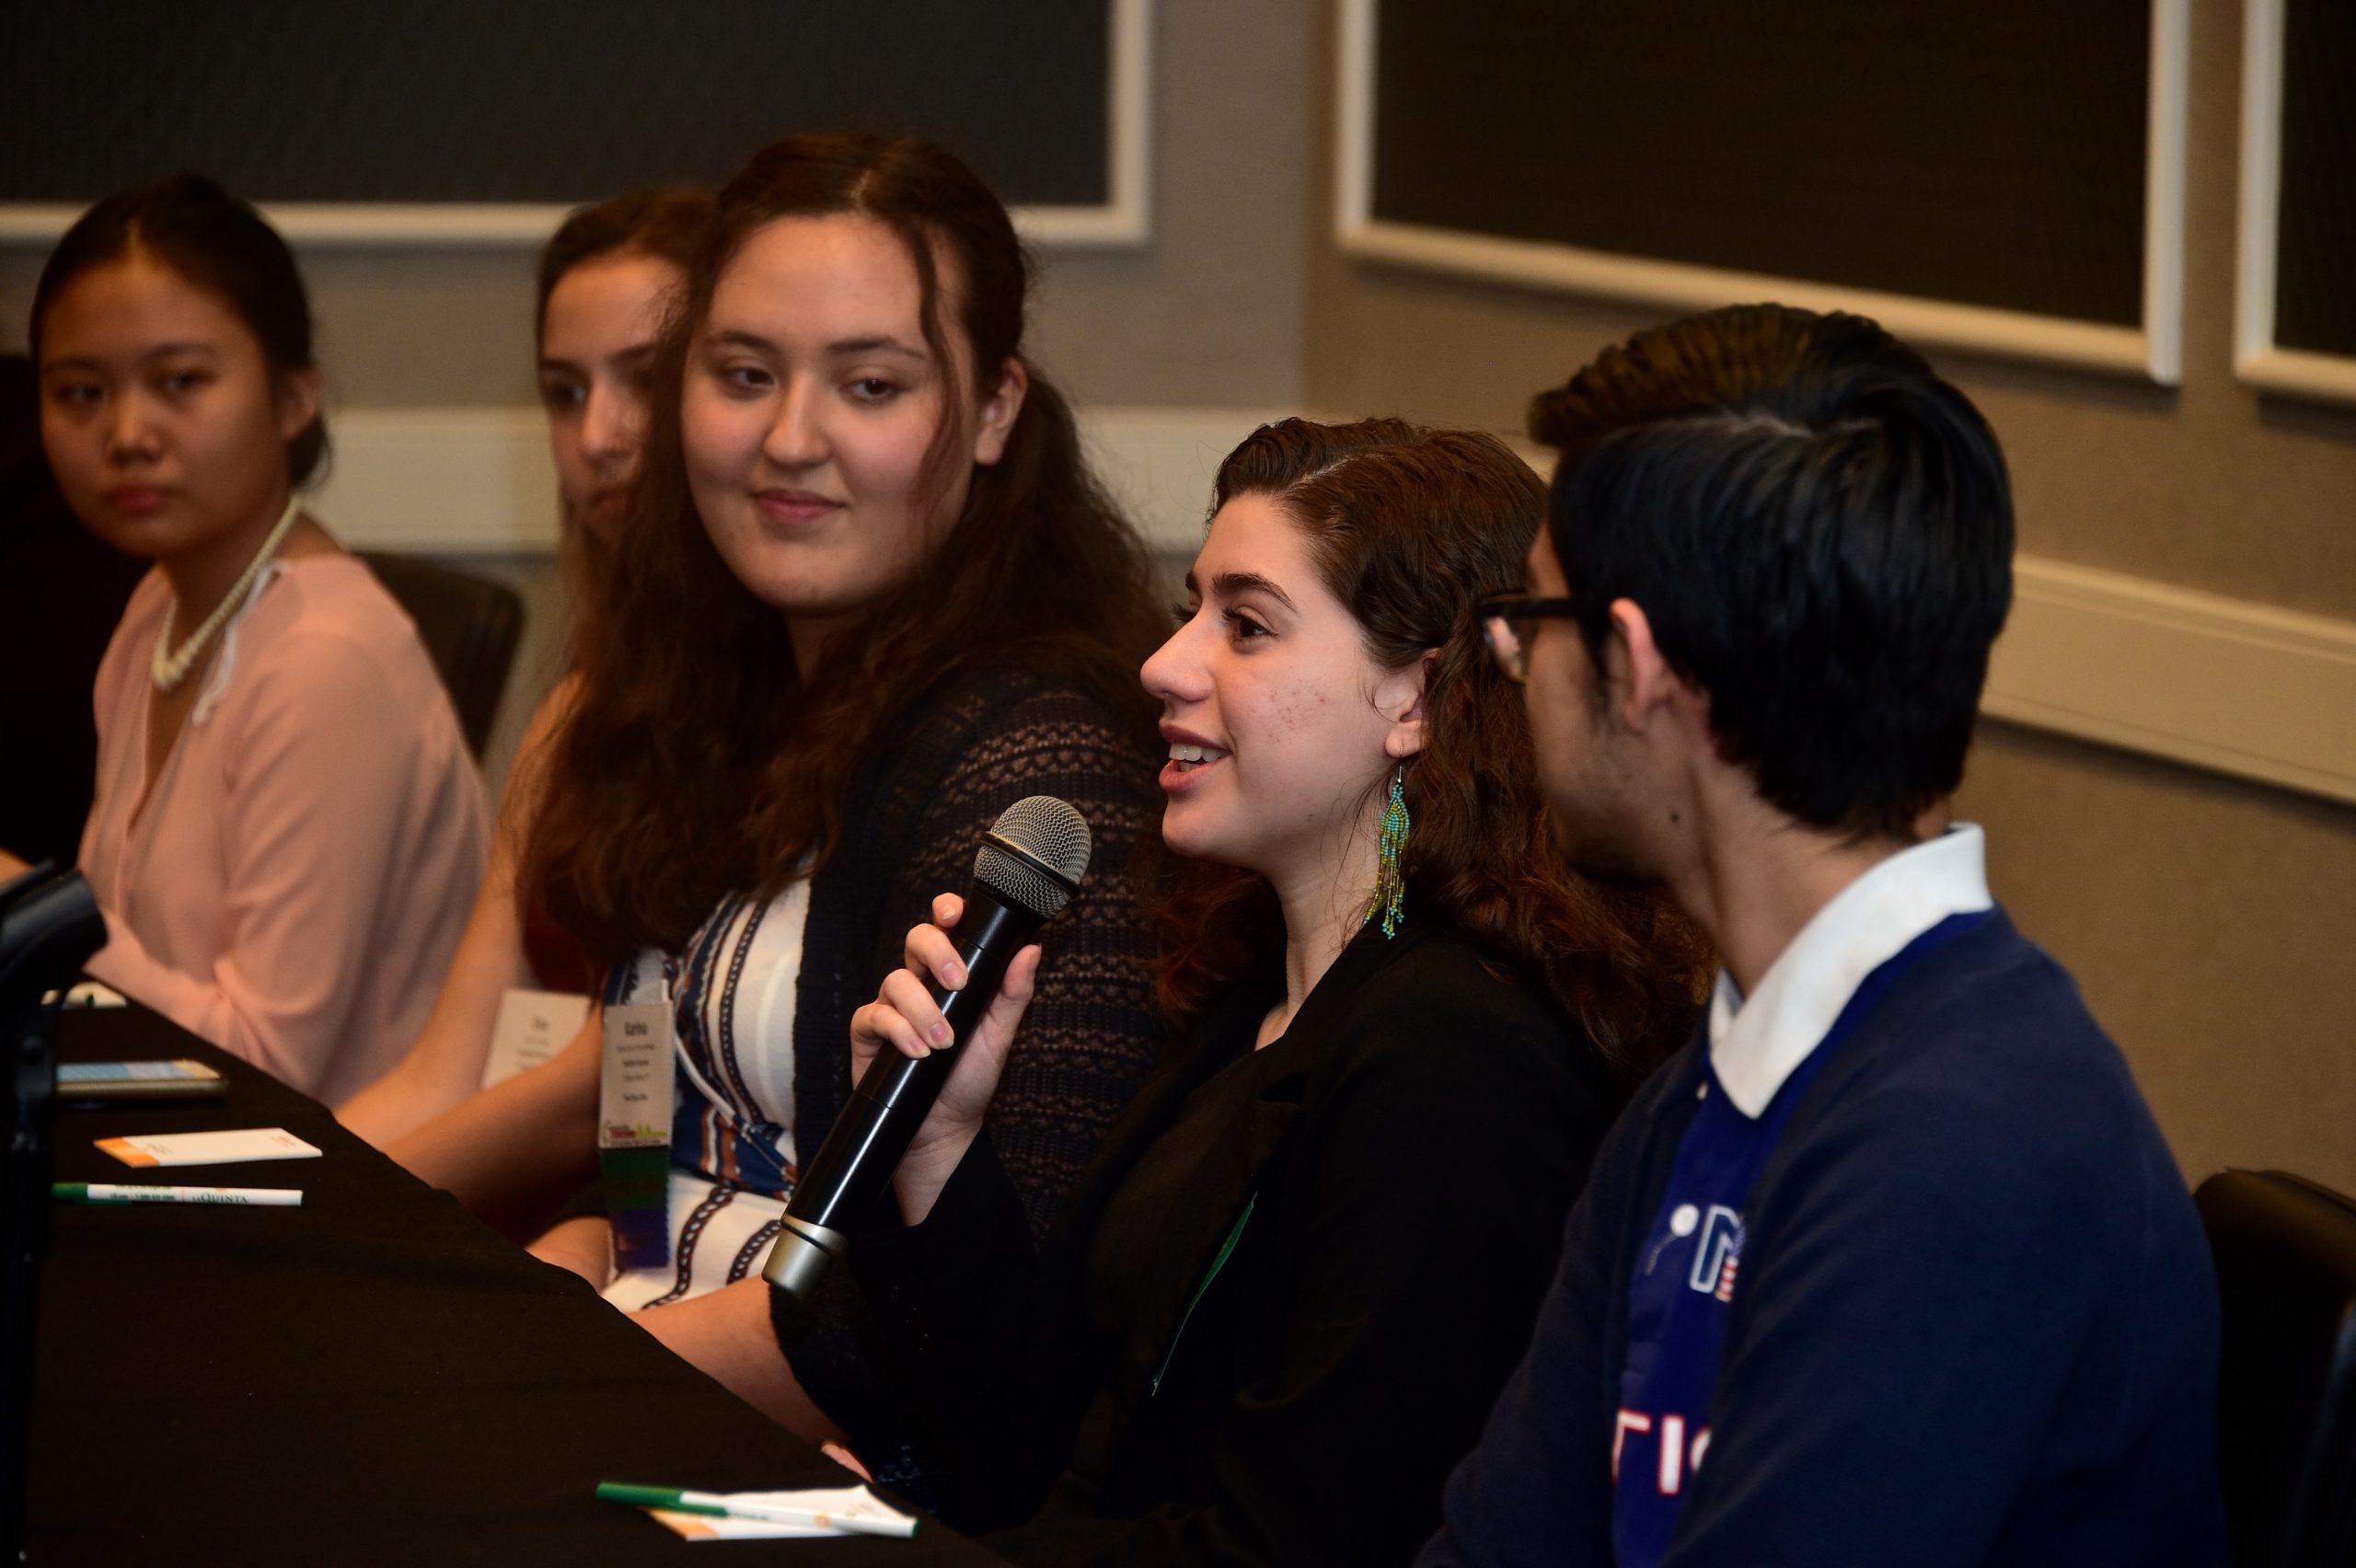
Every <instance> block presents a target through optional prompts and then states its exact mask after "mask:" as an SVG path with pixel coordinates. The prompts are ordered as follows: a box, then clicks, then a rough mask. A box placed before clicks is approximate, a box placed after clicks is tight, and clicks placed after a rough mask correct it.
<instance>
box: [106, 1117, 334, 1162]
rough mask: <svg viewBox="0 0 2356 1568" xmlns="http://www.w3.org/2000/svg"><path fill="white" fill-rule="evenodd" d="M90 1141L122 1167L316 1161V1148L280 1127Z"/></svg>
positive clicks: (244, 1128)
mask: <svg viewBox="0 0 2356 1568" xmlns="http://www.w3.org/2000/svg"><path fill="white" fill-rule="evenodd" d="M92 1141H93V1142H95V1143H96V1144H97V1145H98V1147H99V1149H100V1150H101V1151H103V1152H105V1153H107V1154H110V1155H112V1156H114V1157H115V1158H116V1159H120V1160H121V1161H122V1162H123V1163H124V1164H125V1165H138V1166H148V1165H244V1164H246V1163H248V1161H251V1160H257V1159H318V1158H319V1151H318V1149H317V1148H315V1147H312V1146H311V1145H309V1144H306V1143H305V1142H304V1141H303V1140H302V1139H301V1138H298V1137H296V1136H295V1135H294V1134H293V1133H290V1132H288V1131H287V1130H286V1129H285V1128H283V1127H241V1128H238V1129H237V1130H236V1131H234V1132H225V1133H157V1134H155V1135H153V1136H147V1137H125V1138H97V1139H94V1140H92Z"/></svg>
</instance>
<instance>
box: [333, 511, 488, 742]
mask: <svg viewBox="0 0 2356 1568" xmlns="http://www.w3.org/2000/svg"><path fill="white" fill-rule="evenodd" d="M360 559H362V560H364V561H366V562H367V563H368V569H369V570H370V571H374V572H375V574H376V581H377V582H382V583H383V584H384V585H385V591H386V592H387V593H388V594H392V596H393V597H394V598H395V599H396V600H398V602H399V604H400V606H401V608H402V609H404V610H407V611H408V612H409V618H410V619H411V620H413V621H415V622H416V623H417V635H418V637H419V638H420V639H421V640H422V641H423V642H424V643H425V651H426V652H427V653H428V654H430V655H432V657H433V667H434V668H435V669H436V670H438V671H440V672H441V674H442V684H443V685H444V686H447V687H448V688H449V691H450V701H451V704H452V705H453V706H454V707H456V709H457V710H458V725H459V728H461V729H463V730H464V731H465V732H466V734H467V745H468V748H469V749H471V750H472V751H473V752H474V754H475V755H476V756H477V757H478V758H479V757H480V756H481V755H482V748H483V743H484V742H486V741H488V740H489V739H490V738H491V722H492V721H494V720H496V719H497V718H498V717H499V699H500V698H501V697H502V695H504V694H505V692H506V690H507V670H508V666H509V665H511V664H513V663H514V662H515V644H516V643H517V641H519V640H521V639H522V637H523V635H524V601H523V599H522V598H521V597H519V596H518V595H517V594H516V592H515V590H514V589H513V588H510V587H508V586H507V584H505V583H504V582H491V580H489V579H488V578H482V577H476V576H472V575H470V574H469V573H467V572H463V571H452V570H451V569H450V568H448V567H446V566H440V565H437V564H435V563H434V562H433V561H430V560H422V559H419V558H418V557H416V556H404V555H379V554H375V553H374V552H366V551H364V552H363V553H362V554H361V557H360Z"/></svg>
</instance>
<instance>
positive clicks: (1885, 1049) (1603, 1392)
mask: <svg viewBox="0 0 2356 1568" xmlns="http://www.w3.org/2000/svg"><path fill="white" fill-rule="evenodd" d="M1531 423H1532V429H1533V432H1534V433H1535V434H1536V435H1537V436H1538V437H1539V438H1540V439H1542V440H1543V441H1545V442H1546V443H1547V444H1550V445H1552V446H1553V447H1555V448H1556V449H1557V450H1558V451H1559V452H1560V453H1561V460H1560V466H1559V467H1558V469H1557V473H1556V477H1555V480H1554V485H1553V500H1552V502H1551V509H1550V516H1549V519H1548V525H1547V526H1546V527H1545V528H1543V529H1542V530H1541V531H1540V534H1539V537H1538V541H1537V543H1536V545H1535V546H1534V547H1533V548H1532V549H1531V550H1530V577H1529V582H1530V595H1529V596H1527V597H1523V598H1519V599H1512V600H1504V601H1497V602H1495V603H1492V604H1488V605H1484V606H1483V607H1482V611H1483V616H1484V623H1485V625H1486V627H1487V630H1488V637H1489V643H1490V647H1491V650H1492V651H1493V652H1495V654H1496V657H1497V659H1498V661H1499V663H1500V664H1501V665H1502V666H1503V667H1504V669H1505V671H1506V673H1507V674H1508V675H1510V676H1512V677H1513V678H1515V679H1517V680H1519V681H1521V682H1523V684H1524V694H1525V696H1526V698H1527V699H1528V707H1529V709H1530V729H1531V732H1532V735H1533V737H1534V739H1535V742H1536V744H1537V747H1538V752H1539V763H1540V770H1541V773H1542V777H1543V778H1544V780H1545V785H1546V791H1547V795H1548V800H1549V804H1550V806H1551V808H1552V810H1553V814H1554V818H1555V824H1556V827H1557V830H1558V836H1559V837H1560V839H1561V842H1562V843H1563V844H1564V846H1565V850H1566V852H1567V853H1569V854H1570V855H1571V856H1572V857H1573V859H1576V861H1577V862H1578V864H1579V865H1580V866H1581V867H1582V869H1584V870H1588V871H1590V872H1591V873H1594V874H1597V875H1600V876H1604V877H1616V878H1622V879H1627V880H1632V881H1644V882H1666V883H1667V884H1668V885H1669V888H1670V889H1671V890H1672V891H1673V892H1674V894H1676V896H1677V898H1678V899H1679V901H1680V903H1681V904H1682V905H1683V906H1684V907H1685V909H1686V910H1687V912H1688V913H1689V914H1691V915H1692V917H1694V918H1695V919H1696V920H1698V921H1699V922H1700V923H1701V924H1702V925H1703V927H1704V928H1706V929H1707V930H1708V931H1709V932H1710V934H1711V936H1712V938H1713V939H1714V940H1715V942H1716V944H1717V946H1718V950H1719V951H1720V953H1721V954H1722V955H1723V961H1724V963H1725V966H1726V967H1725V969H1724V970H1723V972H1722V973H1721V974H1720V975H1719V978H1718V983H1717V988H1716V995H1715V997H1714V999H1713V1001H1712V1004H1711V1007H1710V1009H1709V1015H1708V1017H1707V1019H1706V1020H1704V1022H1703V1026H1702V1028H1701V1030H1700V1031H1699V1032H1698V1037H1697V1038H1696V1040H1695V1041H1694V1042H1693V1043H1692V1045H1691V1046H1689V1047H1688V1049H1687V1050H1686V1051H1685V1052H1683V1053H1682V1054H1680V1055H1679V1056H1678V1057H1676V1058H1675V1059H1673V1060H1672V1061H1671V1062H1670V1063H1669V1065H1668V1066H1664V1067H1663V1068H1662V1069H1661V1070H1660V1071H1659V1072H1658V1073H1657V1074H1656V1075H1655V1076H1654V1077H1653V1078H1652V1079H1651V1080H1650V1081H1649V1082H1648V1083H1647V1084H1646V1087H1645V1088H1644V1089H1643V1090H1641V1091H1640V1092H1639V1093H1638V1095H1637V1097H1636V1099H1635V1101H1634V1103H1633V1104H1632V1105H1631V1106H1630V1108H1629V1110H1628V1112H1627V1113H1626V1114H1625V1115H1624V1116H1623V1118H1622V1120H1621V1122H1620V1124H1619V1125H1618V1127H1617V1128H1616V1129H1615V1130H1614V1131H1613V1133H1612V1134H1611V1138H1610V1140H1609V1141H1608V1142H1607V1143H1606V1144H1605V1146H1604V1148H1603V1150H1602V1152H1601V1154H1600V1156H1599V1157H1598V1159H1597V1164H1596V1168H1595V1172H1594V1175H1593V1177H1592V1179H1591V1181H1590V1182H1589V1184H1588V1190H1587V1193H1586V1195H1585V1196H1584V1197H1583V1198H1582V1199H1581V1200H1580V1202H1579V1204H1578V1205H1577V1207H1576V1209H1575V1210H1574V1211H1573V1214H1572V1216H1571V1219H1570V1223H1569V1228H1568V1230H1567V1233H1566V1237H1565V1251H1564V1257H1563V1261H1562V1263H1561V1267H1560V1271H1559V1273H1558V1274H1557V1276H1556V1279H1555V1282H1554V1286H1553V1291H1552V1293H1551V1295H1550V1296H1549V1297H1548V1300H1547V1303H1546V1306H1545V1308H1544V1309H1543V1312H1542V1316H1541V1319H1540V1321H1539V1324H1538V1328H1537V1331H1536V1337H1535V1339H1534V1341H1533V1343H1532V1344H1531V1346H1530V1352H1529V1355H1528V1356H1527V1358H1526V1360H1525V1361H1524V1363H1523V1365H1522V1366H1521V1368H1520V1369H1519V1372H1517V1374H1516V1375H1515V1378H1514V1380H1513V1382H1512V1383H1511V1384H1510V1385H1509V1386H1508V1387H1507V1389H1506V1392H1505V1394H1504V1396H1503V1397H1502V1398H1501V1400H1500V1401H1499V1402H1498V1404H1497V1407H1496V1411H1495V1412H1494V1413H1493V1414H1492V1416H1491V1419H1490V1424H1489V1426H1488V1429H1487V1432H1486V1433H1485V1435H1484V1437H1483V1439H1482V1443H1481V1446H1480V1447H1479V1448H1478V1449H1477V1450H1476V1451H1475V1452H1474V1453H1473V1455H1472V1457H1471V1458H1468V1459H1467V1460H1466V1461H1465V1462H1464V1464H1463V1465H1462V1466H1461V1468H1460V1469H1459V1470H1458V1471H1457V1473H1456V1475H1455V1476H1454V1477H1453V1479H1452V1480H1451V1481H1450V1482H1449V1490H1448V1499H1447V1523H1446V1525H1445V1527H1444V1528H1443V1529H1442V1530H1441V1532H1440V1534H1439V1535H1438V1537H1437V1538H1435V1539H1434V1540H1433V1541H1432V1542H1431V1543H1430V1544H1429V1545H1428V1546H1427V1547H1426V1549H1425V1551H1424V1553H1423V1556H1422V1559H1421V1561H1422V1562H1424V1563H1426V1564H1433V1565H1440V1564H1482V1565H1486V1564H1506V1563H1549V1564H1553V1563H1606V1562H1611V1563H1616V1564H1619V1565H1621V1568H1652V1565H1654V1564H1668V1563H1674V1564H1679V1565H1680V1568H1692V1565H1695V1564H1702V1563H1711V1564H1738V1563H1739V1564H1762V1563H1773V1564H1779V1565H1781V1564H1801V1563H1824V1564H1843V1565H1848V1564H1880V1563H1906V1564H1966V1563H1970V1564H1978V1563H2003V1564H2016V1563H2057V1564H2058V1563H2072V1564H2083V1563H2097V1562H2099V1563H2135V1564H2146V1565H2148V1564H2173V1563H2186V1564H2193V1563H2199V1564H2209V1563H2221V1562H2223V1561H2224V1558H2225V1546H2224V1536H2223V1505H2222V1502H2221V1498H2220V1493H2219V1487H2218V1482H2217V1478H2216V1472H2215V1441H2214V1435H2213V1434H2214V1424H2215V1416H2216V1401H2215V1396H2216V1356H2217V1332H2218V1330H2217V1307H2216V1300H2215V1286H2214V1281H2213V1276H2212V1273H2211V1268H2210V1263H2209V1258H2208V1252H2207V1249H2206V1246H2205V1244H2204V1242H2203V1240H2202V1237H2201V1233H2200V1227H2199V1223H2198V1220H2197V1219H2196V1217H2195V1216H2194V1213H2193V1209H2192V1205H2191V1203H2190V1201H2189V1198H2188V1196H2187V1194H2186V1192H2185V1188H2184V1183H2183V1181H2182V1179H2181V1177H2180V1176H2179V1175H2178V1173H2177V1168H2176V1165H2175V1163H2174V1161H2173V1160H2172V1159H2171V1158H2170V1156H2169V1154H2168V1150H2167V1147H2166V1145H2165V1143H2164V1142H2163V1141H2162V1138H2161V1136H2160V1134H2159V1131H2158V1129H2157V1127H2156V1126H2155V1125H2154V1123H2153V1121H2152V1117H2151V1115H2150V1113H2149V1112H2148V1111H2147V1110H2146V1108H2145V1106H2144V1104H2143V1101H2142V1098H2141V1096H2140V1095H2139V1094H2138V1093H2137V1091H2136V1089H2135V1086H2134V1081H2133V1079H2132V1078H2131V1076H2130V1074H2129V1072H2128V1068H2127V1066H2126V1064H2125V1062H2124V1061H2122V1060H2121V1059H2120V1057H2119V1053H2118V1051H2117V1049H2116V1048H2115V1047H2114V1046H2113V1045H2112V1044H2111V1043H2110V1042H2109V1041H2108V1039H2106V1038H2105V1037H2104V1035H2103V1033H2102V1032H2101V1030H2100V1028H2099V1027H2098V1026H2097V1025H2096V1023H2095V1021H2094V1020H2093V1019H2092V1018H2091V1017H2090V1016H2089V1015H2088V1013H2087V1012H2086V1010H2085V1006H2084V1004H2083V1003H2082V1002H2081V1000H2080V999H2079V997H2078V994H2077V990H2076V987H2075V986H2073V983H2072V982H2071V980H2070V977H2069V975H2068V974H2065V973H2064V972H2063V971H2062V970H2061V968H2060V966H2059V965H2057V964H2056V963H2054V962H2053V961H2052V960H2051V959H2050V958H2049V957H2048V956H2047V955H2046V954H2045V953H2044V952H2042V951H2039V950H2038V948H2036V947H2035V946H2033V945H2031V944H2030V943H2029V942H2028V941H2027V940H2025V939H2024V938H2023V937H2022V936H2021V935H2020V933H2019V932H2018V931H2017V930H2015V928H2014V927H2013V925H2012V923H2011V922H2010V921H2009V920H2008V919H2007V918H2006V917H2005V916H2004V911H2003V910H2002V909H2001V908H1999V907H1997V906H1996V905H1995V904H1994V903H1993V901H1992V899H1991V897H1990V895H1989V893H1988V888H1987V882H1986V879H1985V874H1984V869H1983V864H1982V840H1981V833H1980V830H1979V829H1978V828H1976V827H1972V826H1968V825H1966V826H1958V827H1954V828H1952V829H1949V828H1946V820H1945V801H1946V798H1947V796H1948V795H1949V794H1950V793H1951V792H1952V791H1953V790H1955V788H1956V786H1957V785H1958V782H1959V781H1960V780H1961V778H1962V775H1963V764H1964V755H1965V752H1966V751H1967V749H1968V748H1969V743H1970V738H1971V728H1972V723H1973V720H1974V716H1975V713H1976V710H1977V707H1978V702H1979V697H1980V690H1981V684H1982V681H1983V680H1984V678H1985V675H1986V673H1987V664H1988V650H1989V646H1990V644H1991V643H1992V641H1993V640H1994V639H1995V636H1996V633H1997V632H1998V630H1999V629H2000V628H2002V626H2003V624H2004V616H2005V612H2006V609H2007V607H2008V605H2009V603H2010V599H2011V558H2012V548H2013V520H2012V502H2011V496H2010V490H2009V485H2008V482H2007V480H2006V478H2005V473H2004V459H2003V457H2002V455H2000V453H1999V452H1998V450H1997V446H1996V442H1995V439H1994V437H1993V435H1992V433H1991V432H1990V431H1989V429H1988V427H1987V425H1986V424H1985V422H1984V421H1982V420H1981V417H1980V414H1979V413H1978V411H1977V410H1976V409H1973V408H1972V407H1971V405H1970V404H1969V402H1968V401H1967V400H1966V399H1965V398H1963V396H1962V395H1961V394H1960V393H1958V392H1957V391H1956V390H1955V388H1954V387H1952V386H1948V385H1947V384H1946V382H1945V381H1943V380H1941V379H1940V378H1939V377H1938V376H1937V375H1934V374H1933V372H1932V371H1931V369H1930V367H1929V366H1928V365H1927V364H1926V363H1923V360H1922V359H1921V357H1920V356H1919V355H1917V354H1915V353H1914V352H1912V351H1911V350H1910V349H1908V348H1906V347H1905V346H1904V345H1902V344H1900V343H1899V342H1898V341H1896V340H1894V339H1892V338H1890V337H1889V336H1888V334H1887V333H1885V332H1883V331H1882V330H1881V329H1879V328H1878V327H1876V326H1875V325H1874V324H1872V323H1871V322H1868V321H1865V320H1863V319H1861V318H1859V317H1851V316H1840V315H1833V316H1818V315H1814V314H1812V313H1809V312H1805V311H1796V310H1787V309H1782V308H1779V307H1774V306H1755V307H1743V308H1738V309H1730V310H1723V311H1717V312H1714V313H1712V314H1710V315H1707V316H1702V317H1693V318H1691V319H1688V320H1685V321H1680V322H1677V323H1674V324H1671V325H1669V326H1667V327H1662V328H1658V329H1654V330H1651V331H1648V332H1644V333H1640V334H1638V335H1637V336H1636V337H1635V338H1634V339H1632V340H1629V341H1628V342H1627V343H1626V344H1625V345H1623V346H1621V347H1617V348H1614V349H1611V350H1610V351H1607V352H1605V353H1604V354H1603V355H1602V356H1601V357H1600V358H1599V359H1598V360H1597V361H1596V362H1595V363H1593V364H1592V365H1589V366H1588V368H1586V369H1585V370H1583V371H1581V372H1580V373H1579V374H1578V375H1576V376H1574V377H1573V378H1572V379H1571V381H1570V382H1569V383H1568V384H1567V385H1565V386H1563V387H1561V388H1559V389H1557V390H1555V391H1553V392H1549V393H1546V394H1544V395H1542V396H1541V397H1540V398H1538V399H1537V401H1536V404H1535V405H1534V407H1533V410H1532V416H1531Z"/></svg>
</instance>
